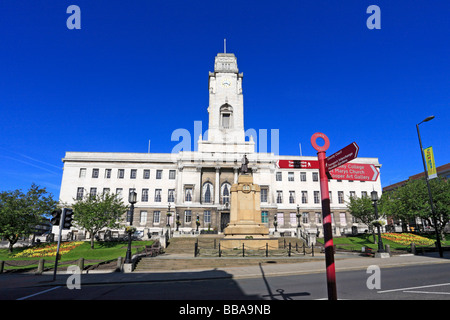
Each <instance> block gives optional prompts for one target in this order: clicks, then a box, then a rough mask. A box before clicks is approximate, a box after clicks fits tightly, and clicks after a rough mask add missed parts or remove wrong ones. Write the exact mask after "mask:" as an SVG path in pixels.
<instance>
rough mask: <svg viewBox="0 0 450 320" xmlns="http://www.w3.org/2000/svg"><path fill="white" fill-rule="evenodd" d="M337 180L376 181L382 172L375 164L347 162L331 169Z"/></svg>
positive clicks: (333, 176)
mask: <svg viewBox="0 0 450 320" xmlns="http://www.w3.org/2000/svg"><path fill="white" fill-rule="evenodd" d="M329 173H330V175H331V177H332V178H333V179H336V180H359V181H376V180H377V179H378V176H379V175H380V172H379V171H378V169H377V167H375V165H373V164H365V163H346V164H343V165H342V166H340V167H338V168H335V169H333V170H330V171H329Z"/></svg>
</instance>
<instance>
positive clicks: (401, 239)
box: [381, 233, 434, 246]
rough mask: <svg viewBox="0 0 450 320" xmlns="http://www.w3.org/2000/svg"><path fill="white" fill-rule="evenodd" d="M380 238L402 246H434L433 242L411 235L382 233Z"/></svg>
mask: <svg viewBox="0 0 450 320" xmlns="http://www.w3.org/2000/svg"><path fill="white" fill-rule="evenodd" d="M381 238H383V239H386V240H390V241H393V242H395V243H399V244H403V245H409V244H411V242H414V243H415V244H416V245H421V246H431V245H433V244H434V241H433V240H430V239H427V238H424V237H421V236H418V235H415V234H412V233H382V234H381Z"/></svg>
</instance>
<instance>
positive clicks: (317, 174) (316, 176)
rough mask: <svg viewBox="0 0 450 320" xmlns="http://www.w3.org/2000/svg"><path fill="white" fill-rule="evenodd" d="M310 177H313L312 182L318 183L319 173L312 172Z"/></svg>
mask: <svg viewBox="0 0 450 320" xmlns="http://www.w3.org/2000/svg"><path fill="white" fill-rule="evenodd" d="M312 176H313V181H315V182H317V181H319V173H318V172H313V173H312Z"/></svg>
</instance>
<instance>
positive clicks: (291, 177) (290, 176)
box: [288, 172, 294, 181]
mask: <svg viewBox="0 0 450 320" xmlns="http://www.w3.org/2000/svg"><path fill="white" fill-rule="evenodd" d="M288 181H294V173H293V172H288Z"/></svg>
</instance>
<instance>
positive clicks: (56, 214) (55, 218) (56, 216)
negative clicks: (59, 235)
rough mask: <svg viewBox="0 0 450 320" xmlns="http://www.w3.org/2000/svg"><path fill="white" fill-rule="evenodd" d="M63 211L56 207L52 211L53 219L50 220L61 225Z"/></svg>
mask: <svg viewBox="0 0 450 320" xmlns="http://www.w3.org/2000/svg"><path fill="white" fill-rule="evenodd" d="M61 212H62V210H61V209H56V210H53V211H52V219H51V220H50V222H51V223H52V225H54V226H59V221H60V220H61Z"/></svg>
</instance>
